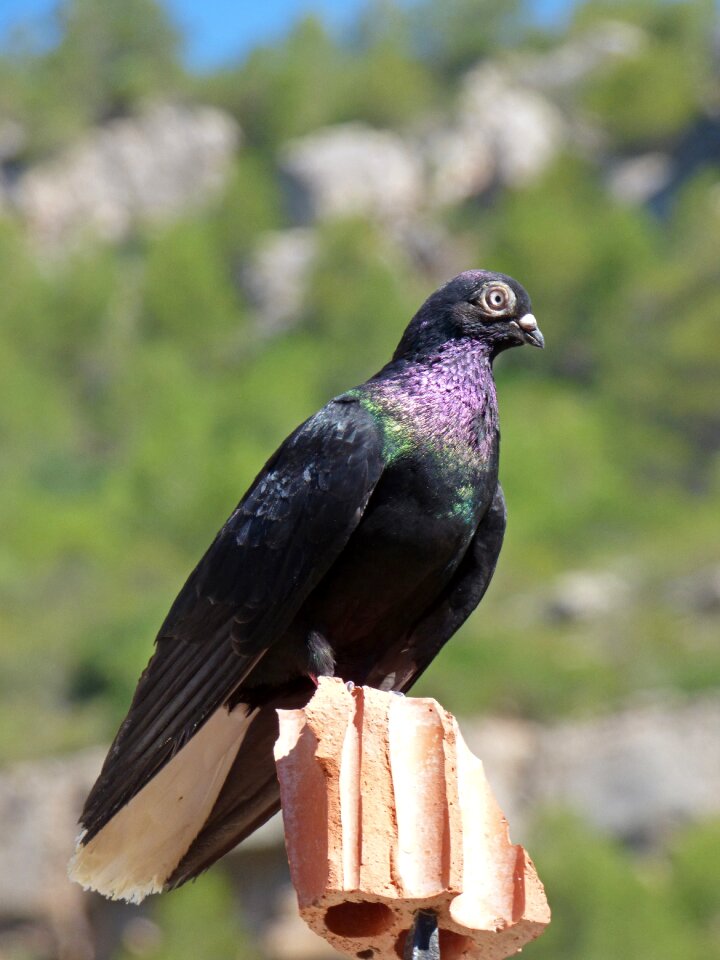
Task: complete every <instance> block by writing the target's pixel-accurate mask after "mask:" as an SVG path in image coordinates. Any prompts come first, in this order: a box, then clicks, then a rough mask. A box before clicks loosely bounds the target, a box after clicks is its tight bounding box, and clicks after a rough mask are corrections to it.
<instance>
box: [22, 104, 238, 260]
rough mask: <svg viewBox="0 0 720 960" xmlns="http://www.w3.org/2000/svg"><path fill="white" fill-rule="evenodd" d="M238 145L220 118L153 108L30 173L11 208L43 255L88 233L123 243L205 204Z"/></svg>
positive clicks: (205, 111)
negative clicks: (136, 231)
mask: <svg viewBox="0 0 720 960" xmlns="http://www.w3.org/2000/svg"><path fill="white" fill-rule="evenodd" d="M239 140H240V131H239V129H238V128H237V125H236V124H235V122H234V120H233V119H232V118H231V117H229V116H228V115H227V114H225V113H223V112H222V111H220V110H216V109H215V108H211V107H203V106H198V107H191V106H182V105H179V104H171V103H158V104H154V105H152V106H149V107H148V108H147V109H146V110H145V111H144V112H143V113H142V114H140V115H139V116H136V117H131V118H124V119H119V120H115V121H112V122H110V123H108V124H107V125H106V126H104V127H102V128H99V129H96V130H93V131H92V132H91V133H89V134H88V135H87V136H86V137H85V138H84V139H82V140H81V141H79V142H78V143H77V144H75V145H74V146H73V147H71V148H69V149H68V150H67V151H65V152H64V153H62V154H61V155H59V156H57V157H55V158H53V159H51V160H48V161H47V162H44V163H41V164H38V165H37V166H35V167H32V168H30V169H28V170H27V172H25V173H24V174H22V175H21V177H20V178H19V180H18V182H17V184H16V186H15V188H14V191H13V203H14V206H15V208H16V210H17V211H18V212H19V214H20V215H21V216H22V218H23V219H24V220H25V221H26V223H27V225H28V227H29V230H30V233H31V235H32V237H33V238H34V239H35V240H36V242H37V243H38V244H40V245H41V246H42V247H44V248H50V249H56V250H57V249H58V248H60V247H61V246H62V245H64V244H66V243H68V242H73V241H74V240H76V239H77V238H79V237H81V236H82V235H83V234H85V233H89V234H91V235H93V236H97V237H100V238H103V239H105V240H121V239H123V238H124V237H126V236H127V235H128V233H129V232H130V230H131V229H132V227H133V226H134V224H136V223H137V222H140V221H146V220H149V221H153V220H156V221H157V220H165V219H168V218H171V217H173V216H176V215H178V214H180V213H182V212H184V211H186V210H190V209H192V208H194V207H196V206H198V205H200V204H202V203H205V202H207V200H208V199H209V198H210V197H212V196H213V195H214V194H216V193H217V192H218V191H219V190H220V189H221V188H222V187H223V185H224V183H225V182H226V178H227V176H228V173H229V169H230V164H231V162H232V158H233V155H234V153H235V151H236V149H237V146H238V144H239Z"/></svg>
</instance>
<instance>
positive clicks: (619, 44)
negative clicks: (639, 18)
mask: <svg viewBox="0 0 720 960" xmlns="http://www.w3.org/2000/svg"><path fill="white" fill-rule="evenodd" d="M647 42H648V37H647V34H646V33H645V31H644V30H643V29H642V28H641V27H637V26H635V25H634V24H632V23H628V22H627V21H623V20H604V21H601V22H600V23H595V24H593V26H592V29H591V30H588V31H586V32H585V33H582V34H580V35H579V36H577V37H574V38H573V39H572V40H568V41H567V42H566V43H562V44H559V45H558V46H556V47H554V48H553V49H551V50H549V51H548V52H546V53H541V54H535V55H530V56H528V55H525V56H523V57H517V56H516V57H514V58H513V59H512V61H511V63H512V66H513V69H514V71H515V74H516V76H517V78H518V80H519V81H521V82H522V83H526V84H528V85H529V86H532V87H535V88H539V89H543V90H554V91H558V90H562V89H563V88H572V87H573V86H574V85H575V84H577V83H579V82H580V81H581V80H583V79H584V78H585V77H587V76H588V75H589V74H590V73H592V72H594V71H595V70H598V69H601V68H603V67H608V66H609V65H610V64H611V63H612V62H613V61H622V60H628V59H632V58H633V57H635V56H637V54H639V53H640V52H641V51H642V50H643V49H644V48H645V47H646V45H647Z"/></svg>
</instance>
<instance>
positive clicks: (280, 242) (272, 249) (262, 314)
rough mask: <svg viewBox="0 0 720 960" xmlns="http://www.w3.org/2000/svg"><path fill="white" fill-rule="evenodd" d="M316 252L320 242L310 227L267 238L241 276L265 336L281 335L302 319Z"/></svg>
mask: <svg viewBox="0 0 720 960" xmlns="http://www.w3.org/2000/svg"><path fill="white" fill-rule="evenodd" d="M316 252H317V238H316V236H315V233H314V231H313V230H311V229H310V228H308V227H296V228H295V229H292V230H279V231H275V232H272V233H268V234H265V235H264V236H263V238H262V241H261V243H260V246H259V247H258V249H257V250H256V251H255V252H254V253H253V255H252V257H251V258H250V260H249V261H248V263H247V264H246V265H245V266H244V268H243V270H242V274H241V284H242V287H243V289H244V291H245V293H246V295H247V297H248V299H249V301H250V303H251V305H252V306H253V307H254V308H255V310H256V311H257V317H258V323H259V326H260V328H261V331H262V332H263V333H266V334H275V333H279V332H281V331H283V330H285V329H287V328H288V327H290V326H291V325H292V324H293V322H294V321H296V320H298V319H299V317H300V315H301V313H302V308H303V302H304V298H305V293H306V290H307V286H308V282H309V278H310V273H311V271H312V266H313V262H314V260H315V254H316Z"/></svg>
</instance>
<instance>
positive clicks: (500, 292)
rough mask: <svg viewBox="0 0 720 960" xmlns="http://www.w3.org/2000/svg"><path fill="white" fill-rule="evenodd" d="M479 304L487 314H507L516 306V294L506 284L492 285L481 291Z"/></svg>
mask: <svg viewBox="0 0 720 960" xmlns="http://www.w3.org/2000/svg"><path fill="white" fill-rule="evenodd" d="M477 303H478V305H479V306H480V307H482V308H483V310H484V311H485V312H486V313H494V314H499V313H506V312H507V311H508V310H509V309H510V308H511V307H513V306H514V305H515V294H514V293H513V291H512V290H511V289H510V287H508V286H507V284H504V283H492V284H490V285H489V286H487V287H485V288H484V290H482V291H481V293H480V296H479V297H478V299H477Z"/></svg>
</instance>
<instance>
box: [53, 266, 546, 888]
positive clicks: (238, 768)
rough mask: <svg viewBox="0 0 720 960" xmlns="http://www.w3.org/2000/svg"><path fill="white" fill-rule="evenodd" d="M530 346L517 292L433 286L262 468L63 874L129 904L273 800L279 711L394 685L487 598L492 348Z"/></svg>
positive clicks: (147, 676)
mask: <svg viewBox="0 0 720 960" xmlns="http://www.w3.org/2000/svg"><path fill="white" fill-rule="evenodd" d="M521 344H531V345H533V346H536V347H543V346H544V341H543V336H542V334H541V332H540V330H539V328H538V325H537V322H536V320H535V317H534V316H533V314H532V312H531V306H530V300H529V298H528V295H527V293H526V292H525V290H524V289H523V287H522V286H521V285H520V284H519V283H518V282H517V281H515V280H513V279H512V278H511V277H508V276H505V275H504V274H500V273H493V272H489V271H485V270H470V271H466V272H465V273H461V274H459V275H458V276H457V277H455V278H454V279H452V280H450V281H449V282H447V283H446V284H445V285H444V286H442V287H440V288H439V289H438V290H436V291H435V292H434V293H433V294H432V295H431V296H430V297H429V298H428V299H427V300H426V301H425V303H424V304H423V305H422V306H421V307H420V309H419V310H418V312H417V313H416V315H415V316H414V317H413V319H412V320H411V322H410V324H409V325H408V327H407V329H406V330H405V332H404V334H403V336H402V338H401V340H400V343H399V345H398V347H397V349H396V350H395V353H394V355H393V357H392V359H391V360H390V362H389V363H387V364H386V365H385V366H384V367H383V368H382V369H381V370H380V371H379V373H377V374H375V376H373V377H371V378H370V379H369V380H367V381H366V382H365V383H363V384H362V385H361V386H358V387H355V388H353V389H350V390H348V391H347V392H345V393H342V394H340V395H339V396H337V397H335V398H333V399H332V400H330V401H329V402H328V403H327V404H326V405H325V406H324V407H323V408H322V409H321V410H319V411H318V412H317V413H316V414H315V415H314V416H312V417H310V418H309V419H308V420H306V421H305V422H304V423H303V424H301V425H300V426H299V427H298V428H297V429H296V430H295V431H294V433H292V434H290V436H289V437H288V438H287V440H285V442H284V443H283V444H282V445H281V446H280V448H279V449H278V450H277V452H276V453H274V454H273V455H272V457H270V459H269V460H268V462H267V463H266V464H265V466H264V467H263V468H262V470H261V471H260V473H259V474H258V476H257V477H256V479H255V481H254V482H253V484H252V485H251V487H250V489H249V490H248V492H247V493H246V494H245V496H244V497H243V499H242V500H241V501H240V503H239V504H238V506H237V507H236V509H235V510H234V511H233V512H232V514H231V515H230V517H229V519H228V520H227V522H226V523H225V525H224V526H223V527H222V529H221V530H220V532H219V533H218V534H217V536H216V537H215V539H214V540H213V542H212V544H211V545H210V547H209V548H208V550H207V552H206V553H205V555H204V556H203V557H202V559H201V560H200V562H199V563H198V565H197V567H196V568H195V569H194V570H193V572H192V573H191V574H190V576H189V578H188V580H187V582H186V583H185V585H184V587H183V588H182V590H181V591H180V593H179V594H178V596H177V599H176V600H175V602H174V603H173V604H172V607H171V608H170V612H169V613H168V615H167V617H166V618H165V621H164V623H163V624H162V626H161V627H160V630H159V632H158V635H157V639H156V642H155V652H154V654H153V656H152V658H151V659H150V662H149V663H148V666H147V667H146V669H145V671H144V672H143V673H142V675H141V677H140V680H139V682H138V686H137V690H136V692H135V695H134V697H133V700H132V704H131V706H130V710H129V712H128V715H127V717H126V719H125V720H124V722H123V723H122V725H121V727H120V729H119V731H118V734H117V736H116V737H115V740H114V742H113V744H112V746H111V747H110V751H109V753H108V756H107V759H106V760H105V763H104V765H103V767H102V770H101V772H100V775H99V777H98V780H97V782H96V783H95V785H94V787H93V788H92V791H91V792H90V795H89V797H88V799H87V801H86V803H85V807H84V809H83V812H82V815H81V821H80V822H81V829H82V832H81V834H80V837H79V838H78V843H77V849H76V852H75V855H74V857H73V859H72V860H71V863H70V868H69V872H70V876H71V878H72V879H74V880H77V881H78V882H79V883H81V884H82V885H83V886H84V887H86V888H90V889H93V890H97V891H99V892H100V893H102V894H104V895H105V896H107V897H110V898H113V899H124V900H128V901H130V902H135V903H137V902H140V901H141V900H142V899H143V898H144V897H145V896H147V895H148V894H150V893H157V892H161V891H163V890H167V889H172V888H175V887H177V886H179V885H181V884H182V883H184V882H185V881H187V880H189V879H191V878H193V877H196V876H197V875H198V874H199V873H201V872H203V871H204V870H206V869H207V868H208V867H209V866H210V865H211V864H212V863H214V861H216V860H217V859H218V858H219V857H221V856H222V855H223V854H224V853H226V852H227V851H228V850H230V849H231V848H232V847H234V846H235V845H236V844H237V843H239V842H240V841H241V840H243V839H244V838H245V837H247V836H248V835H249V834H250V833H252V832H253V831H254V830H255V829H257V828H258V827H259V826H260V825H261V824H263V823H264V822H265V821H266V820H268V819H269V818H270V817H271V816H272V815H273V814H274V813H275V812H276V811H277V810H278V809H279V806H280V799H279V787H278V782H277V778H276V774H275V765H274V760H273V744H274V741H275V739H276V737H277V731H278V721H277V714H276V711H277V710H278V708H285V709H290V708H297V707H302V706H304V705H305V704H306V703H307V702H308V701H309V699H310V698H311V696H312V695H313V693H314V691H315V689H316V685H317V678H318V677H320V676H335V677H340V678H342V679H343V680H345V681H346V682H349V683H353V684H357V685H360V684H365V685H369V686H372V687H376V688H378V689H381V690H392V691H397V692H399V693H402V692H405V691H407V690H408V689H409V688H410V687H411V686H412V684H413V683H414V682H415V681H416V680H417V678H418V677H419V676H420V675H421V674H422V672H423V671H424V670H425V669H426V668H427V666H428V664H430V662H431V661H432V660H433V658H434V657H435V655H436V654H437V653H438V652H439V650H440V649H441V647H442V646H443V645H444V644H445V642H446V641H447V640H448V639H449V638H450V637H451V636H452V635H453V634H454V633H455V632H456V630H457V629H458V628H459V627H460V625H461V624H462V623H463V622H464V621H465V620H466V619H467V617H468V616H469V615H470V613H471V612H472V611H473V610H474V609H475V607H476V606H477V605H478V603H479V602H480V600H481V599H482V597H483V595H484V593H485V591H486V590H487V587H488V584H489V583H490V580H491V578H492V575H493V572H494V570H495V565H496V562H497V559H498V554H499V552H500V548H501V545H502V541H503V536H504V532H505V521H506V513H505V502H504V499H503V493H502V489H501V487H500V485H499V483H498V456H499V438H500V434H499V427H498V408H497V398H496V392H495V382H494V379H493V361H494V359H495V357H496V356H497V355H498V354H499V353H501V352H502V351H503V350H506V349H507V348H509V347H514V346H519V345H521Z"/></svg>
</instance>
